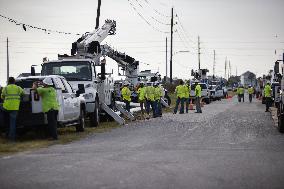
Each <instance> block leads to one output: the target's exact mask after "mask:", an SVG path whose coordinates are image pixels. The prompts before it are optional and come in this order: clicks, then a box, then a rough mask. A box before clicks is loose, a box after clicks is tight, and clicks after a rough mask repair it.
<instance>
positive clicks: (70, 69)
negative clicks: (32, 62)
mask: <svg viewBox="0 0 284 189" xmlns="http://www.w3.org/2000/svg"><path fill="white" fill-rule="evenodd" d="M42 75H61V76H64V77H65V78H66V79H67V80H68V81H91V80H92V72H91V65H90V63H89V62H85V61H70V62H67V61H66V62H49V63H45V64H43V65H42Z"/></svg>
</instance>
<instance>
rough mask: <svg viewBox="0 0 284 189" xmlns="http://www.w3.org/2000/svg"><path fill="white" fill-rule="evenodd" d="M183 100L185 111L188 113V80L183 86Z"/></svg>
mask: <svg viewBox="0 0 284 189" xmlns="http://www.w3.org/2000/svg"><path fill="white" fill-rule="evenodd" d="M183 87H184V101H185V112H186V113H188V108H189V102H190V98H189V95H190V89H191V88H190V81H188V82H187V83H186V84H185V85H184V86H183Z"/></svg>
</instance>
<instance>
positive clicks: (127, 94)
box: [121, 81, 131, 112]
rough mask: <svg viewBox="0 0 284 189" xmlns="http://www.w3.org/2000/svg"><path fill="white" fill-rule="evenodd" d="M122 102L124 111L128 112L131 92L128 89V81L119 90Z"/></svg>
mask: <svg viewBox="0 0 284 189" xmlns="http://www.w3.org/2000/svg"><path fill="white" fill-rule="evenodd" d="M121 96H122V100H123V102H124V103H125V109H126V110H127V111H128V112H130V102H131V91H130V89H129V83H128V81H125V82H124V84H123V88H122V90H121Z"/></svg>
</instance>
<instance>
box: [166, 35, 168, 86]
mask: <svg viewBox="0 0 284 189" xmlns="http://www.w3.org/2000/svg"><path fill="white" fill-rule="evenodd" d="M167 78H168V38H167V37H166V82H167Z"/></svg>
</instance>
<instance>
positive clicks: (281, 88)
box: [262, 53, 284, 133]
mask: <svg viewBox="0 0 284 189" xmlns="http://www.w3.org/2000/svg"><path fill="white" fill-rule="evenodd" d="M282 57H283V58H282V60H277V61H276V62H275V65H274V69H273V70H270V72H269V74H268V75H267V76H264V77H263V78H262V79H263V81H262V86H263V87H264V86H265V84H266V83H267V82H270V83H271V88H272V100H273V103H274V105H275V107H276V108H277V117H278V130H279V132H281V133H284V63H282V64H280V62H283V61H284V53H283V56H282ZM279 68H281V71H280V69H279ZM262 92H263V91H262ZM262 97H263V98H262V103H263V104H264V103H265V98H264V95H263V94H262Z"/></svg>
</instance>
